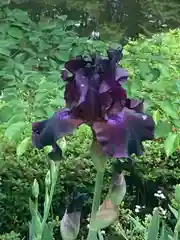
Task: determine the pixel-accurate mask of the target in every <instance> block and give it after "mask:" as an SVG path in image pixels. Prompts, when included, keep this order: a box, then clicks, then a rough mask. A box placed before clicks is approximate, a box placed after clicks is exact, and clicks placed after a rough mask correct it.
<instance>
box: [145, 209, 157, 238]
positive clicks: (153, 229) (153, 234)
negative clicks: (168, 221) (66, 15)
mask: <svg viewBox="0 0 180 240" xmlns="http://www.w3.org/2000/svg"><path fill="white" fill-rule="evenodd" d="M159 224H160V216H159V212H158V210H155V211H154V214H153V217H152V220H151V223H150V226H149V229H148V237H147V240H156V239H157V237H158V232H159Z"/></svg>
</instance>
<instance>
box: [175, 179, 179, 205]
mask: <svg viewBox="0 0 180 240" xmlns="http://www.w3.org/2000/svg"><path fill="white" fill-rule="evenodd" d="M175 200H176V202H177V203H178V204H180V184H177V185H176V188H175Z"/></svg>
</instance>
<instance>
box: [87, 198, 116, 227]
mask: <svg viewBox="0 0 180 240" xmlns="http://www.w3.org/2000/svg"><path fill="white" fill-rule="evenodd" d="M118 215H119V209H118V206H116V205H114V204H113V203H112V201H111V199H105V200H104V202H103V203H102V205H101V206H100V208H99V210H98V211H97V213H96V216H95V218H94V219H93V220H92V224H91V226H90V228H91V230H93V231H99V230H101V229H103V228H106V227H108V226H110V225H111V224H112V223H114V222H115V221H116V220H117V218H118Z"/></svg>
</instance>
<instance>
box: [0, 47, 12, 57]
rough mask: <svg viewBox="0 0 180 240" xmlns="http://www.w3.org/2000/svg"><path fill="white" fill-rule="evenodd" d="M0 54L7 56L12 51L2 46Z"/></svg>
mask: <svg viewBox="0 0 180 240" xmlns="http://www.w3.org/2000/svg"><path fill="white" fill-rule="evenodd" d="M0 54H2V55H5V56H10V54H11V51H10V50H8V49H6V48H0Z"/></svg>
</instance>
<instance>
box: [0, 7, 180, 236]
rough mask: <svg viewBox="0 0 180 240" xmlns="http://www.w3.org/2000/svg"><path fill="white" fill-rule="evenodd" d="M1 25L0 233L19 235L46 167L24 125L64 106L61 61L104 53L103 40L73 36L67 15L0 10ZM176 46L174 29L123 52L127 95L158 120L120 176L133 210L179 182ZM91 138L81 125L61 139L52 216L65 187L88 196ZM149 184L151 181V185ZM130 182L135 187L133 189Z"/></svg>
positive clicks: (62, 202)
mask: <svg viewBox="0 0 180 240" xmlns="http://www.w3.org/2000/svg"><path fill="white" fill-rule="evenodd" d="M0 23H1V24H0V32H1V34H0V78H1V81H0V90H1V91H2V95H1V99H0V136H1V143H0V150H1V151H0V184H1V192H0V213H1V214H0V233H1V234H4V233H6V232H10V231H12V230H14V231H15V232H17V233H21V234H22V235H23V236H25V235H27V224H28V220H29V218H30V215H29V209H28V197H30V196H31V184H32V182H33V180H34V178H36V179H37V180H38V181H39V183H40V188H41V190H42V191H40V192H41V193H43V191H44V190H43V189H44V180H43V179H44V177H45V174H46V171H47V169H48V161H47V158H46V154H44V152H43V151H42V152H41V153H37V151H36V150H33V149H32V148H31V146H30V144H29V143H30V139H31V137H30V134H31V129H30V128H31V122H32V121H34V120H41V119H43V118H46V117H49V116H51V115H52V113H53V112H54V111H55V110H56V109H57V108H58V107H59V106H64V99H63V91H64V83H63V81H62V79H60V76H59V75H60V74H59V72H60V70H61V69H62V68H63V66H64V62H65V61H67V60H68V59H69V58H70V57H72V56H74V55H77V54H86V53H89V52H95V51H99V52H101V53H103V54H105V50H106V47H107V45H106V44H105V43H103V42H99V41H95V42H94V41H92V40H90V39H88V38H80V37H79V36H78V35H77V34H76V33H75V32H74V31H73V28H74V27H73V26H74V22H72V21H67V20H66V16H57V17H56V19H53V20H52V19H43V20H41V21H40V22H38V23H35V22H33V21H32V20H31V19H30V18H29V16H28V14H27V13H26V12H24V11H22V10H19V9H14V10H10V9H9V8H1V9H0ZM179 43H180V32H179V30H173V31H169V32H168V33H163V34H157V35H155V36H153V38H152V39H148V40H147V39H144V38H143V37H142V38H141V39H139V40H138V41H136V42H130V43H129V44H128V45H127V46H126V47H125V50H124V60H123V66H124V67H125V68H126V69H128V71H129V74H130V77H129V78H130V84H128V85H127V86H126V88H127V91H128V94H129V96H133V97H134V96H136V97H138V98H139V97H142V98H145V99H146V102H147V104H146V109H147V111H148V112H149V113H151V114H152V115H153V116H154V119H155V121H156V124H157V128H156V136H157V140H156V141H153V142H151V143H149V144H146V145H145V148H146V154H145V155H144V156H143V157H141V158H138V159H137V165H136V167H135V170H133V173H132V175H131V176H128V177H127V178H128V179H129V180H128V185H129V192H128V196H127V197H126V199H125V205H126V206H127V207H131V208H132V209H133V208H134V206H135V204H137V203H140V204H145V205H146V206H147V207H150V208H151V207H154V206H155V205H156V204H157V201H155V198H153V196H152V195H153V194H154V193H155V191H156V190H157V189H156V188H159V187H163V188H164V191H165V193H168V191H169V190H171V189H172V187H173V185H174V184H176V183H177V182H178V180H179V176H180V172H179V162H178V160H179V156H180V152H179V151H180V149H179V141H180V122H179V117H180V107H179V106H180V105H179V92H180V82H179V79H180V72H179V61H180V54H179V47H180V46H179ZM91 140H92V136H91V131H90V129H89V128H87V127H86V126H82V127H81V128H80V129H79V130H78V131H77V132H76V134H75V135H74V136H73V137H67V138H66V142H67V150H66V152H65V158H66V160H65V161H64V162H62V163H61V165H60V174H59V179H58V184H57V188H56V192H55V195H54V198H53V215H54V219H55V217H56V216H59V217H61V216H62V214H63V212H64V209H65V206H66V201H67V200H69V196H71V194H72V192H75V191H77V190H78V191H83V189H86V192H89V194H90V196H92V192H93V181H94V167H93V165H92V163H91V162H90V161H89V159H90V156H89V146H90V143H91ZM172 153H173V155H172ZM110 168H111V164H109V166H108V170H107V175H106V179H107V180H106V181H105V182H108V180H109V175H110ZM137 170H138V171H137ZM139 170H140V171H139ZM139 172H140V173H139ZM134 180H137V181H135V184H134ZM147 182H148V183H149V182H150V185H146V183H147ZM152 182H154V183H156V184H155V185H154V188H153V189H152ZM130 183H131V184H130ZM132 184H133V185H134V186H133V185H132ZM140 184H142V185H143V188H144V189H143V191H142V185H140ZM148 186H150V187H149V188H148ZM136 187H137V189H139V190H141V192H139V191H137V194H134V190H135V189H136ZM150 189H151V191H149V190H150ZM106 190H107V186H105V192H106ZM148 192H149V195H148ZM149 198H151V199H150V201H149ZM152 199H154V200H152ZM40 200H41V201H42V204H40V206H39V207H40V208H43V207H42V205H43V195H41V196H40ZM138 201H139V202H138ZM88 208H89V204H88V203H87V209H88ZM85 214H86V211H85ZM57 232H58V234H59V229H58V230H57ZM0 239H12V240H13V239H14V240H15V239H16V240H17V239H19V236H18V235H17V237H16V235H15V234H14V233H13V232H12V233H11V234H10V235H9V236H6V235H2V237H1V238H0Z"/></svg>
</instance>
